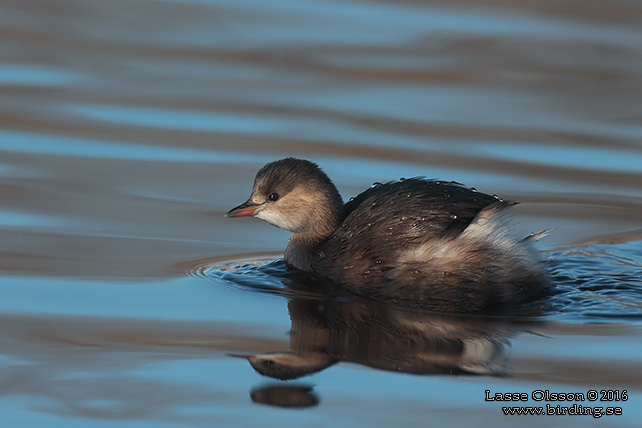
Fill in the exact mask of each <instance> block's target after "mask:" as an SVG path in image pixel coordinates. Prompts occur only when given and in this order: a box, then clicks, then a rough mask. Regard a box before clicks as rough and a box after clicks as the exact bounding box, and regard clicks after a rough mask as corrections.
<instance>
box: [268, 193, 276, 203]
mask: <svg viewBox="0 0 642 428" xmlns="http://www.w3.org/2000/svg"><path fill="white" fill-rule="evenodd" d="M267 198H268V201H270V202H275V201H278V200H279V194H278V193H270V194H269V195H268V197H267Z"/></svg>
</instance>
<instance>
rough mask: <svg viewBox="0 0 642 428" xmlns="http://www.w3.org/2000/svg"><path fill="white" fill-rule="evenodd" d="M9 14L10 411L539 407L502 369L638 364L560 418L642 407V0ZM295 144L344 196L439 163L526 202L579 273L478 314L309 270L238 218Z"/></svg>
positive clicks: (6, 318)
mask: <svg viewBox="0 0 642 428" xmlns="http://www.w3.org/2000/svg"><path fill="white" fill-rule="evenodd" d="M0 11H1V12H0V32H1V34H2V42H1V43H0V46H1V48H0V93H1V94H2V96H0V200H2V204H1V205H0V238H1V239H0V272H1V273H2V275H1V276H0V295H1V296H2V298H1V299H0V319H1V320H2V325H3V329H2V332H1V333H0V343H1V346H0V366H1V368H2V370H1V374H0V397H1V398H0V414H2V415H3V423H6V424H9V425H11V426H43V425H48V426H64V427H76V426H78V427H86V426H94V425H95V426H118V427H120V426H163V427H165V426H212V425H221V426H257V425H258V424H261V425H268V426H271V425H284V424H287V425H304V424H305V425H309V426H325V425H328V424H330V423H334V421H336V420H340V421H342V422H344V423H345V424H350V425H351V426H365V425H385V426H410V425H413V426H415V425H417V424H425V421H427V420H429V421H431V422H432V423H434V424H438V425H442V424H446V423H454V424H457V425H473V424H474V425H493V426H514V425H515V421H517V420H519V422H520V424H524V425H526V426H531V425H532V426H535V425H536V424H537V425H538V426H539V425H540V424H541V422H539V423H538V421H541V420H542V417H541V416H540V417H535V416H521V417H518V416H504V414H503V412H502V409H501V407H502V405H501V404H500V403H498V402H489V401H486V400H485V390H489V391H491V392H492V393H495V392H520V393H521V392H524V393H527V394H528V395H529V397H531V398H530V399H529V401H528V402H526V403H525V405H529V406H546V405H547V404H549V405H552V406H556V405H558V404H559V405H561V406H570V405H572V404H573V403H569V402H556V401H536V400H534V399H533V398H532V396H531V394H532V393H533V392H534V391H538V390H542V391H543V390H549V391H550V392H573V393H584V394H587V392H588V391H591V390H596V391H601V390H606V391H618V394H620V395H617V397H620V398H621V397H622V396H621V393H622V391H624V390H626V391H627V397H628V400H627V401H621V400H620V401H614V400H613V401H607V402H600V401H599V400H598V401H596V402H590V401H585V402H583V403H580V404H583V405H585V406H589V405H590V406H594V407H595V406H598V405H599V406H604V407H606V406H612V407H621V409H622V415H621V416H607V415H605V416H603V417H602V418H593V417H591V416H568V415H567V416H549V417H548V419H547V420H546V422H547V423H548V424H553V425H561V424H564V425H571V426H573V425H578V426H579V425H581V426H587V425H588V426H591V425H595V426H598V425H599V426H604V425H605V424H607V425H609V426H637V425H639V420H640V417H642V411H641V410H640V407H639V406H638V405H637V403H639V402H640V399H641V398H642V377H641V375H640V374H641V373H642V362H641V361H640V355H642V346H641V344H642V341H641V340H640V338H641V330H640V327H641V326H642V324H641V319H642V279H641V278H642V226H641V223H640V213H641V212H642V143H641V142H642V125H641V124H642V116H641V112H642V102H641V101H640V97H639V94H640V91H642V48H641V47H640V43H639V41H640V40H642V26H641V25H640V24H641V22H640V21H641V20H640V17H641V16H642V4H638V3H636V2H630V1H626V0H615V1H610V2H601V1H591V0H589V1H587V0H582V1H579V0H563V1H556V2H550V1H537V2H536V1H524V2H518V3H515V2H503V1H499V0H493V1H491V2H486V3H484V4H483V5H482V4H477V3H475V4H474V5H471V4H467V3H462V2H441V1H433V2H415V1H405V2H392V1H387V0H382V1H371V0H368V1H342V2H338V1H315V0H306V1H289V0H288V1H281V2H258V1H246V2H236V1H214V0H212V1H208V0H203V1H185V2H177V1H169V0H168V1H162V2H161V1H151V0H127V1H123V0H115V1H109V2H99V1H95V0H94V1H91V0H90V1H78V0H61V1H56V2H48V1H44V0H20V1H13V0H0ZM284 156H299V157H305V158H309V159H312V160H314V161H316V162H318V163H319V164H320V165H321V166H322V167H323V168H324V169H325V170H326V171H327V172H328V174H329V175H330V176H331V177H332V178H333V180H334V181H335V183H336V184H337V186H338V188H339V190H340V191H341V193H342V194H343V196H344V199H346V200H347V199H348V198H349V197H350V196H354V195H356V194H358V193H359V192H361V191H362V190H363V189H365V188H367V187H368V186H369V185H370V184H371V183H373V182H375V181H384V180H391V179H398V178H399V177H411V176H428V177H431V178H440V179H445V180H457V181H460V182H464V183H466V184H468V185H470V186H475V187H476V188H478V189H479V190H480V191H485V192H487V193H490V194H495V193H496V194H498V195H500V196H501V197H505V198H510V199H514V200H519V201H522V202H523V204H521V205H519V206H517V207H516V208H515V210H514V212H515V223H516V228H517V229H518V230H520V231H523V233H524V234H527V233H529V232H532V231H537V230H542V229H547V228H552V229H553V231H552V232H551V233H550V234H549V236H548V237H546V238H545V239H544V240H542V241H540V242H539V243H538V246H539V248H540V250H541V251H542V258H543V259H544V260H545V261H546V262H547V268H548V269H549V271H550V273H551V277H552V278H553V282H554V284H555V289H554V291H553V292H552V293H551V295H550V296H548V297H547V298H546V299H543V300H541V301H538V302H536V303H534V304H532V305H529V306H528V307H525V308H523V309H524V310H523V311H522V312H521V313H520V314H519V316H511V317H470V316H453V315H447V314H439V313H429V312H414V311H406V310H403V309H400V308H394V307H389V306H386V305H380V304H376V303H373V302H369V301H364V300H360V299H355V298H353V297H351V296H345V295H343V294H342V293H341V292H340V290H330V291H327V290H326V291H324V290H320V289H319V288H318V287H317V288H315V287H313V286H311V285H310V284H309V283H307V282H306V281H304V280H301V278H299V277H297V275H295V274H292V273H288V272H287V271H286V269H285V268H284V266H283V264H282V261H281V260H280V257H281V256H282V250H283V248H284V247H285V245H286V243H287V238H288V234H287V233H286V232H284V231H281V230H278V229H276V228H273V227H270V226H268V225H266V224H264V223H262V222H259V221H256V220H252V219H240V220H230V219H225V218H223V213H224V212H226V211H227V210H228V209H229V208H231V207H233V206H235V205H237V204H238V203H240V202H241V201H243V200H245V198H246V197H247V195H248V194H249V191H250V187H251V184H252V179H253V176H254V173H255V172H256V170H257V169H258V168H259V167H260V166H261V165H262V164H264V163H265V162H268V161H271V160H274V159H276V158H280V157H284ZM254 368H256V369H257V371H258V372H260V373H263V374H264V375H265V374H266V375H268V376H263V375H261V374H259V373H257V371H255V370H254ZM400 372H402V373H400ZM404 373H406V374H404ZM408 373H409V374H408ZM453 374H456V376H453ZM275 377H288V378H293V379H292V380H288V381H285V382H281V381H278V380H275V379H274V378H275ZM615 397H616V395H611V398H615ZM578 403H579V402H578ZM578 403H576V404H578ZM291 407H297V408H301V407H302V408H304V409H305V410H300V411H294V410H292V408H291ZM516 418H517V419H516Z"/></svg>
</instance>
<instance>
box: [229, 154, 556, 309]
mask: <svg viewBox="0 0 642 428" xmlns="http://www.w3.org/2000/svg"><path fill="white" fill-rule="evenodd" d="M512 205H514V203H513V202H509V201H503V200H501V199H499V198H497V197H495V196H490V195H487V194H484V193H481V192H477V191H476V190H474V189H470V188H467V187H464V186H463V185H461V184H459V183H456V182H444V181H436V180H426V179H423V178H411V179H407V180H403V179H402V180H400V181H395V182H387V183H382V184H381V183H376V184H375V185H373V186H372V187H371V188H370V189H368V190H366V191H365V192H363V193H361V194H360V195H358V196H357V197H355V198H353V199H352V200H350V202H348V203H346V204H345V205H344V204H343V201H342V199H341V196H340V195H339V192H338V191H337V189H336V187H335V186H334V184H333V183H332V181H331V180H330V179H329V178H328V176H327V175H326V174H325V173H324V172H323V171H322V170H321V169H320V168H319V167H318V166H317V165H316V164H314V163H312V162H309V161H306V160H301V159H294V158H287V159H282V160H279V161H276V162H272V163H269V164H267V165H265V166H264V167H263V168H261V170H260V171H259V172H258V173H257V175H256V179H255V181H254V187H253V190H252V195H251V196H250V199H248V201H247V202H246V203H244V204H242V205H240V206H239V207H236V208H234V209H233V210H231V211H230V212H228V214H227V215H228V216H230V217H239V216H247V215H251V216H256V217H258V218H260V219H263V220H265V221H267V222H269V223H271V224H273V225H275V226H278V227H281V228H284V229H286V230H289V231H291V232H292V237H291V239H290V242H289V244H288V247H287V248H286V251H285V256H284V260H285V262H286V264H288V266H290V267H293V268H296V269H299V270H302V271H306V272H311V273H313V274H315V275H318V276H320V277H322V278H324V279H328V280H330V281H332V282H333V283H335V284H338V285H340V286H342V287H344V288H346V289H348V290H350V291H352V292H353V293H356V294H359V295H362V296H366V297H370V298H374V299H377V300H384V301H394V302H398V303H402V304H405V305H409V306H417V307H423V308H432V309H439V310H448V311H479V310H483V309H487V308H490V307H494V306H505V305H513V304H516V303H520V302H524V301H527V300H531V299H533V298H534V297H536V296H538V295H540V294H541V293H542V292H543V290H544V289H545V288H546V287H547V285H548V280H547V277H546V275H545V273H544V269H543V267H542V265H541V263H540V262H539V261H537V258H536V256H535V254H534V251H533V250H532V249H531V247H530V244H529V243H528V242H526V240H524V239H516V238H514V237H513V236H512V235H511V234H510V231H509V230H508V227H507V219H506V209H507V208H509V207H510V206H512Z"/></svg>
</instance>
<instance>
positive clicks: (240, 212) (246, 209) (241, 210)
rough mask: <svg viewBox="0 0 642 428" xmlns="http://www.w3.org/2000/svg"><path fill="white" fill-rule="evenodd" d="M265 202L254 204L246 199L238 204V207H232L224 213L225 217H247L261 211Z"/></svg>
mask: <svg viewBox="0 0 642 428" xmlns="http://www.w3.org/2000/svg"><path fill="white" fill-rule="evenodd" d="M264 206H265V204H255V203H254V202H251V201H247V202H244V203H242V204H241V205H239V206H238V207H235V208H232V209H231V210H229V211H228V212H227V214H225V217H247V216H255V215H257V214H258V213H260V212H261V210H262V209H263V207H264Z"/></svg>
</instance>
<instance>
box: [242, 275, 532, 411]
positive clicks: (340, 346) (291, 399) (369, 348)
mask: <svg viewBox="0 0 642 428" xmlns="http://www.w3.org/2000/svg"><path fill="white" fill-rule="evenodd" d="M307 282H308V285H307V286H306V287H305V288H307V289H308V290H309V289H310V288H309V287H310V285H309V281H307ZM294 284H295V285H296V286H295V287H292V285H293V284H289V285H290V287H289V291H292V290H294V293H289V295H290V300H289V303H288V310H289V314H290V319H291V322H292V328H291V330H290V345H289V349H288V350H273V351H271V352H265V353H260V354H254V355H234V356H236V357H241V358H245V359H247V360H248V361H249V363H250V364H251V365H252V367H253V368H254V369H255V370H256V371H257V372H258V373H260V374H262V375H264V376H267V377H270V378H273V379H278V380H281V381H285V380H293V379H298V378H301V377H303V376H306V375H310V374H312V373H316V372H320V371H322V370H324V369H326V368H328V367H330V366H332V365H333V364H336V363H338V362H341V361H343V362H351V363H357V364H361V365H365V366H369V367H373V368H377V369H380V370H388V371H396V372H403V373H412V374H420V375H428V374H451V375H490V376H502V375H505V374H506V373H507V369H508V365H507V361H506V353H505V350H506V347H507V346H508V345H509V341H508V339H509V338H510V337H512V336H514V335H516V334H517V333H519V332H520V331H526V330H529V329H531V328H533V326H534V324H535V322H534V321H530V320H528V318H525V317H523V316H522V317H519V318H518V317H515V316H512V315H506V314H505V313H503V314H501V315H499V316H498V315H488V314H483V315H479V314H478V315H469V314H446V313H436V312H427V311H420V310H411V309H408V308H403V307H397V306H393V305H387V304H385V303H382V302H375V301H370V300H367V299H363V298H359V297H354V296H352V297H349V298H345V297H337V296H336V295H335V296H334V297H330V296H325V297H322V296H316V297H314V295H311V294H309V293H305V292H303V294H302V296H303V297H302V296H299V295H298V293H297V289H298V291H302V290H303V288H302V287H299V286H300V285H301V284H299V282H298V281H297V282H295V283H294ZM314 289H315V290H319V289H320V288H319V287H318V285H317V286H315V287H314ZM321 289H324V288H321ZM325 289H327V288H325ZM251 397H252V399H253V400H254V401H255V402H258V403H263V404H271V405H276V406H281V407H302V406H313V405H316V404H318V402H319V400H318V398H317V397H316V395H314V392H313V391H312V388H311V387H310V386H307V385H305V386H296V385H292V384H289V383H288V384H278V385H276V384H272V385H268V386H265V387H259V388H257V389H255V390H253V391H252V393H251Z"/></svg>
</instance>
